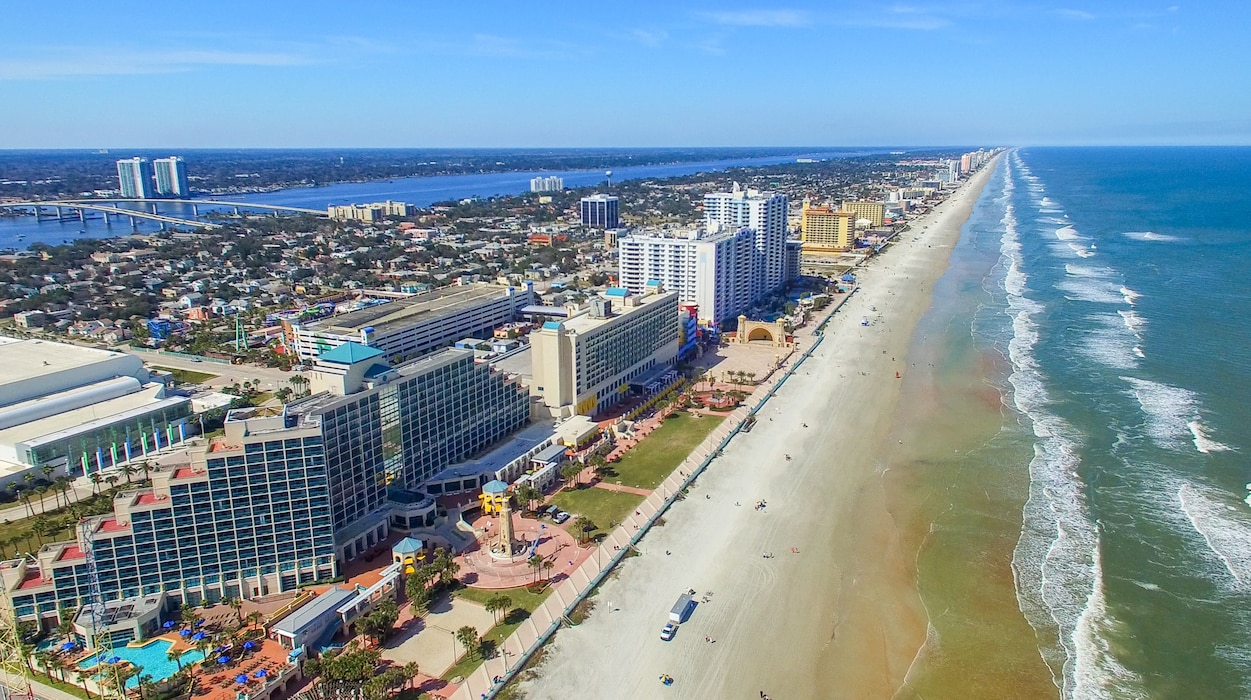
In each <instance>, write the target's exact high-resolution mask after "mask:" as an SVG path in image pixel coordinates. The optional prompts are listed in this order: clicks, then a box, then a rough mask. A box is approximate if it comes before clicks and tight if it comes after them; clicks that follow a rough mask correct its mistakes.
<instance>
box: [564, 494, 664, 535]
mask: <svg viewBox="0 0 1251 700" xmlns="http://www.w3.org/2000/svg"><path fill="white" fill-rule="evenodd" d="M551 502H552V503H553V504H555V505H556V506H559V507H560V509H561V510H563V511H565V512H567V513H569V514H570V515H572V516H574V517H577V516H579V515H585V516H586V517H588V518H590V519H591V522H592V523H595V527H596V529H595V530H594V531H593V532H591V533H590V535H591V537H594V536H596V535H597V534H599V533H601V532H603V533H606V532H610V531H611V530H612V529H613V528H614V527H616V526H617V525H619V524H621V522H622V521H623V520H625V517H626V516H627V515H629V513H630V511H632V510H634V509H635V508H638V507H639V504H640V503H642V502H643V497H642V496H638V495H635V494H632V493H623V492H621V491H609V490H607V489H597V488H594V487H589V488H582V489H573V490H565V491H561V492H560V493H558V494H556V495H555V496H553V497H552V501H551ZM572 523H573V519H572V518H571V519H570V520H569V522H567V523H565V526H566V527H569V526H570V525H571V524H572ZM575 536H576V533H575Z"/></svg>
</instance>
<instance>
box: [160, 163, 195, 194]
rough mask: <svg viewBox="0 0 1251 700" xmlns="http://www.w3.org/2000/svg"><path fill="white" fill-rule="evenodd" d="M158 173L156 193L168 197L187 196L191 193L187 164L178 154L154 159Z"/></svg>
mask: <svg viewBox="0 0 1251 700" xmlns="http://www.w3.org/2000/svg"><path fill="white" fill-rule="evenodd" d="M152 170H153V172H154V173H155V175H156V193H157V194H159V195H164V196H166V197H186V196H188V195H190V194H191V189H190V188H189V187H187V164H186V163H185V162H184V161H183V159H182V158H180V157H178V156H170V157H168V158H157V159H156V160H154V161H152Z"/></svg>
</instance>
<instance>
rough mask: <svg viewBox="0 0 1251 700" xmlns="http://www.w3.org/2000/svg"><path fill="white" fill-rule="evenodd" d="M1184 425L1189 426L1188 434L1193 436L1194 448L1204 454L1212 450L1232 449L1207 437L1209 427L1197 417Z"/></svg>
mask: <svg viewBox="0 0 1251 700" xmlns="http://www.w3.org/2000/svg"><path fill="white" fill-rule="evenodd" d="M1186 427H1188V428H1190V434H1191V435H1193V436H1194V443H1195V449H1196V450H1198V451H1200V452H1202V453H1203V454H1205V455H1206V454H1212V453H1213V452H1228V451H1230V450H1232V449H1233V448H1232V447H1230V446H1229V445H1226V444H1225V443H1223V442H1217V441H1215V440H1213V439H1212V438H1210V437H1208V431H1209V430H1211V429H1210V428H1208V426H1206V425H1204V424H1203V421H1200V420H1199V419H1198V418H1196V419H1194V420H1192V421H1190V422H1189V423H1187V424H1186Z"/></svg>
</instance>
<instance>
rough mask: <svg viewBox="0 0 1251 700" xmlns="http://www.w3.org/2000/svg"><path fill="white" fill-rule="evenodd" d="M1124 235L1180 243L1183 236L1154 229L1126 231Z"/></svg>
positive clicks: (1139, 238)
mask: <svg viewBox="0 0 1251 700" xmlns="http://www.w3.org/2000/svg"><path fill="white" fill-rule="evenodd" d="M1121 235H1122V236H1124V237H1126V238H1128V239H1130V240H1133V241H1152V242H1156V243H1180V242H1181V241H1182V239H1181V238H1179V237H1177V236H1170V235H1168V234H1164V233H1156V232H1154V231H1125V232H1124V233H1122V234H1121Z"/></svg>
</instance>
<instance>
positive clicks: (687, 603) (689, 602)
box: [669, 593, 695, 625]
mask: <svg viewBox="0 0 1251 700" xmlns="http://www.w3.org/2000/svg"><path fill="white" fill-rule="evenodd" d="M694 607H695V598H694V597H693V596H692V595H691V594H690V593H683V594H682V595H680V596H678V602H676V603H674V604H673V609H672V610H670V611H669V621H670V622H672V623H673V624H675V625H680V624H682V623H683V622H686V616H687V615H690V614H691V609H692V608H694Z"/></svg>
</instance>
